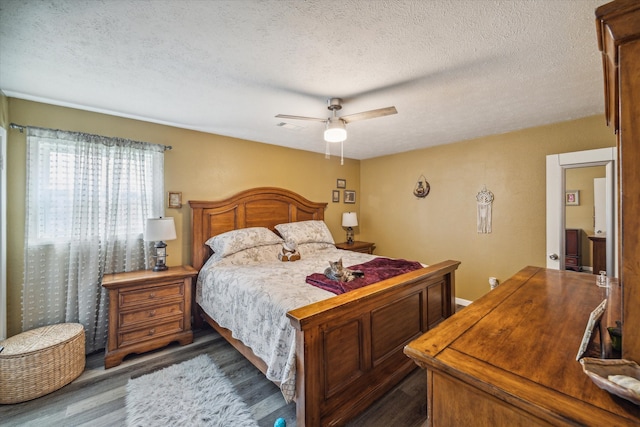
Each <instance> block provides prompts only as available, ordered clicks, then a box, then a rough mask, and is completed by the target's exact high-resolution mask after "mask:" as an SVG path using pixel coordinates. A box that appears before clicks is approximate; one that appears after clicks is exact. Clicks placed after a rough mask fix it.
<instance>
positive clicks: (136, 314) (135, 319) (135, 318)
mask: <svg viewBox="0 0 640 427" xmlns="http://www.w3.org/2000/svg"><path fill="white" fill-rule="evenodd" d="M183 313H184V301H182V300H181V301H176V302H174V303H171V304H167V305H161V306H155V305H154V306H150V307H145V308H140V309H138V310H129V311H121V312H120V313H119V315H120V318H119V321H120V323H119V327H120V328H128V327H131V326H134V325H136V324H138V323H142V322H146V321H149V320H154V321H160V320H162V319H164V318H166V317H170V316H174V315H176V314H179V315H182V314H183Z"/></svg>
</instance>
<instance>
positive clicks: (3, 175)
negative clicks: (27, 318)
mask: <svg viewBox="0 0 640 427" xmlns="http://www.w3.org/2000/svg"><path fill="white" fill-rule="evenodd" d="M5 338H7V130H6V129H5V128H4V127H2V126H0V340H3V339H5Z"/></svg>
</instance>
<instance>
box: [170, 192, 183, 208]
mask: <svg viewBox="0 0 640 427" xmlns="http://www.w3.org/2000/svg"><path fill="white" fill-rule="evenodd" d="M167 200H168V202H167V205H168V206H169V207H170V208H181V207H182V192H178V191H169V197H168V198H167Z"/></svg>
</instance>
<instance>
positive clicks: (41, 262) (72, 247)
mask: <svg viewBox="0 0 640 427" xmlns="http://www.w3.org/2000/svg"><path fill="white" fill-rule="evenodd" d="M165 148H166V147H165V146H162V145H157V144H149V143H145V142H137V141H130V140H125V139H119V138H107V137H103V136H98V135H89V134H83V133H77V132H66V131H59V130H51V129H40V128H33V127H28V128H27V197H26V200H27V209H26V226H25V259H24V261H25V272H24V285H23V298H22V299H23V317H22V329H23V330H28V329H32V328H35V327H38V326H43V325H49V324H54V323H60V322H77V323H81V324H83V325H84V327H85V332H86V343H87V344H86V350H87V353H90V352H92V351H95V350H98V349H101V348H104V347H105V343H106V336H107V313H108V301H107V293H106V292H105V291H104V288H102V286H101V284H102V277H103V275H104V274H108V273H117V272H123V271H133V270H140V269H145V268H147V267H148V266H149V263H150V259H151V255H152V254H151V244H150V243H146V242H144V241H143V237H142V233H143V231H144V224H145V221H146V219H147V218H151V217H159V216H163V194H164V150H165Z"/></svg>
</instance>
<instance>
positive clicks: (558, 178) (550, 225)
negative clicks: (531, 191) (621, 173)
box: [546, 147, 618, 277]
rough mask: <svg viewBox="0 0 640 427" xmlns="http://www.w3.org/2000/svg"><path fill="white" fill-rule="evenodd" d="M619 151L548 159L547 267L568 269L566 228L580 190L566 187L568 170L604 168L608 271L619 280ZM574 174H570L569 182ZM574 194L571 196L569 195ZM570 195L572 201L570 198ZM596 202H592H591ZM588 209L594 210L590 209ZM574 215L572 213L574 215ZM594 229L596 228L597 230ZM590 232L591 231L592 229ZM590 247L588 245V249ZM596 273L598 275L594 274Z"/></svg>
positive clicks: (550, 157) (572, 154) (607, 150)
mask: <svg viewBox="0 0 640 427" xmlns="http://www.w3.org/2000/svg"><path fill="white" fill-rule="evenodd" d="M615 162H616V148H614V147H612V148H601V149H597V150H587V151H577V152H572V153H561V154H552V155H549V156H547V230H546V231H547V239H546V242H547V243H546V246H547V257H546V258H547V268H552V269H556V270H558V269H565V266H566V259H565V258H566V257H565V249H566V240H565V236H566V229H567V226H566V224H567V222H566V221H567V216H568V214H567V209H568V208H569V207H571V206H568V204H569V203H575V196H576V195H578V197H579V193H575V191H578V190H579V189H573V188H567V171H569V170H571V169H577V168H591V167H604V172H605V173H604V175H605V185H604V187H605V188H604V191H605V195H604V199H605V209H604V217H605V218H604V223H605V224H606V236H607V238H606V271H607V275H608V276H610V277H617V276H618V271H617V264H618V262H617V259H618V253H617V251H618V244H617V235H618V230H617V226H618V224H617V221H616V220H615V218H617V195H616V192H615V191H614V190H615V188H616V185H617V183H616V180H617V177H616V174H615V170H616V164H615ZM573 175H574V174H573V173H569V176H570V179H573V178H571V177H572V176H573ZM568 190H573V191H571V193H572V195H571V194H569V193H567V191H568ZM568 195H569V199H570V200H569V199H567V197H568ZM590 203H593V202H590ZM589 209H594V208H591V207H589ZM571 215H573V212H572V213H571ZM594 228H595V227H594ZM590 231H591V229H590ZM588 248H589V246H587V250H589V249H588ZM595 273H597V272H595Z"/></svg>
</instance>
